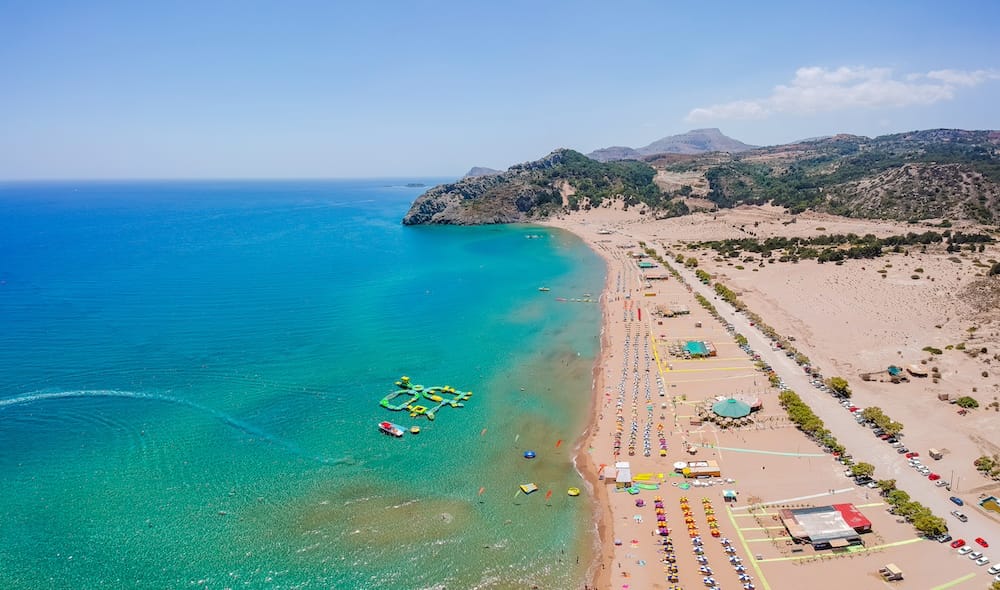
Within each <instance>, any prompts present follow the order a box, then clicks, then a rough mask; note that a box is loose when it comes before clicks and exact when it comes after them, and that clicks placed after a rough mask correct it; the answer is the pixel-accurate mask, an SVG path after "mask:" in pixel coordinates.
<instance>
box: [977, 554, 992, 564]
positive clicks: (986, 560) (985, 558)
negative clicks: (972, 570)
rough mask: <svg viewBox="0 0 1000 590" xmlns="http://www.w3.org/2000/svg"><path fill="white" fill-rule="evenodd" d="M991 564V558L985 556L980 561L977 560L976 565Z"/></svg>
mask: <svg viewBox="0 0 1000 590" xmlns="http://www.w3.org/2000/svg"><path fill="white" fill-rule="evenodd" d="M989 562H990V558H989V557H985V556H984V557H980V558H979V559H977V560H976V565H986V564H987V563H989Z"/></svg>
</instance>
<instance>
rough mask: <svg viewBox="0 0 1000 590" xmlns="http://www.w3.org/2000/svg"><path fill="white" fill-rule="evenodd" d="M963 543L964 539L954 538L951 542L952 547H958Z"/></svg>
mask: <svg viewBox="0 0 1000 590" xmlns="http://www.w3.org/2000/svg"><path fill="white" fill-rule="evenodd" d="M964 545H965V539H955V540H954V541H952V542H951V548H952V549H958V548H959V547H962V546H964Z"/></svg>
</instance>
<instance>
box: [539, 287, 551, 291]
mask: <svg viewBox="0 0 1000 590" xmlns="http://www.w3.org/2000/svg"><path fill="white" fill-rule="evenodd" d="M538 290H539V291H551V290H552V289H549V288H548V287H539V288H538Z"/></svg>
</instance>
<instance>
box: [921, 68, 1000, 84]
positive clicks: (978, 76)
mask: <svg viewBox="0 0 1000 590" xmlns="http://www.w3.org/2000/svg"><path fill="white" fill-rule="evenodd" d="M927 77H928V78H930V79H932V80H940V81H942V82H944V83H945V84H951V85H953V86H976V85H977V84H982V83H983V82H985V81H987V80H1000V72H997V71H996V70H976V71H974V72H963V71H962V70H934V71H933V72H927Z"/></svg>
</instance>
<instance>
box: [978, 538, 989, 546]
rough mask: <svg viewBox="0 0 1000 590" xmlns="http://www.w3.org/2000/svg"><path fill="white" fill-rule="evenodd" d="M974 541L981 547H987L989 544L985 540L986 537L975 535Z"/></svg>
mask: <svg viewBox="0 0 1000 590" xmlns="http://www.w3.org/2000/svg"><path fill="white" fill-rule="evenodd" d="M976 543H979V544H980V545H982V546H983V547H989V546H990V544H989V543H987V542H986V539H984V538H982V537H976Z"/></svg>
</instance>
